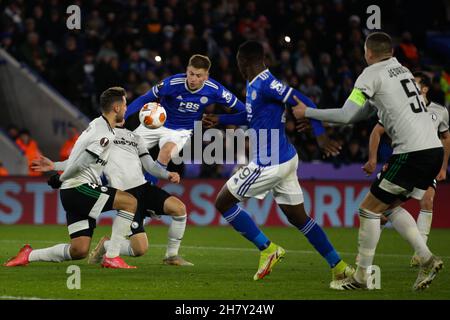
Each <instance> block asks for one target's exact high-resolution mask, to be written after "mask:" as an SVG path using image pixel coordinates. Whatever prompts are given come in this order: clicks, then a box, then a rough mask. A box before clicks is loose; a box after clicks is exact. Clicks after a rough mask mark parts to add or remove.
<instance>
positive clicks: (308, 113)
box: [292, 89, 374, 124]
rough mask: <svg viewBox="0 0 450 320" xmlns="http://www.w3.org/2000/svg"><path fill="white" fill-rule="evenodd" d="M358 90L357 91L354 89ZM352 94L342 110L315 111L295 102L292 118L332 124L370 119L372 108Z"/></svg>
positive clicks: (298, 101) (302, 103)
mask: <svg viewBox="0 0 450 320" xmlns="http://www.w3.org/2000/svg"><path fill="white" fill-rule="evenodd" d="M355 90H358V89H354V91H355ZM354 96H355V94H354V93H352V94H351V95H350V97H349V98H348V99H347V101H345V103H344V106H343V107H342V108H336V109H321V110H319V109H315V108H310V107H308V106H307V105H306V104H305V103H304V102H303V101H300V100H299V99H296V100H297V105H296V106H295V107H293V108H292V111H293V114H294V117H295V118H297V119H303V118H310V119H316V120H321V121H326V122H334V123H342V124H348V123H354V122H358V121H362V120H366V119H368V118H370V116H371V115H372V114H373V111H374V108H373V106H371V105H370V103H368V101H366V100H365V99H364V100H361V99H355V97H354Z"/></svg>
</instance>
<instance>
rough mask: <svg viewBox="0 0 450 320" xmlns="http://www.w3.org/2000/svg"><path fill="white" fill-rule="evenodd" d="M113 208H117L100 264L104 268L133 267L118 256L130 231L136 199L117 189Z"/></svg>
mask: <svg viewBox="0 0 450 320" xmlns="http://www.w3.org/2000/svg"><path fill="white" fill-rule="evenodd" d="M113 209H115V210H117V216H116V218H115V219H114V222H113V226H112V233H111V243H110V246H109V247H107V248H106V253H105V255H104V257H103V261H102V266H103V267H105V268H126V269H128V268H135V267H132V266H128V265H127V264H126V263H125V261H123V260H122V258H120V257H119V254H120V246H121V243H122V242H123V241H124V240H126V236H128V235H129V234H130V233H131V228H130V226H131V223H132V221H133V217H134V213H135V212H136V209H137V200H136V198H135V197H133V196H132V195H131V194H129V193H127V192H124V191H120V190H117V192H116V196H115V198H114V202H113Z"/></svg>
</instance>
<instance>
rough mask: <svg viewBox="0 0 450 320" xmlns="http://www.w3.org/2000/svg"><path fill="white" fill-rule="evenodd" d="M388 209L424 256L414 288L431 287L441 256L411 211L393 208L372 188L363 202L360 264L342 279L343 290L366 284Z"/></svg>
mask: <svg viewBox="0 0 450 320" xmlns="http://www.w3.org/2000/svg"><path fill="white" fill-rule="evenodd" d="M386 211H389V212H390V214H389V215H388V219H389V221H390V222H391V223H392V224H393V226H394V228H395V229H396V230H397V231H398V232H399V233H400V234H401V235H402V236H403V237H404V238H405V239H406V240H407V241H408V242H409V243H410V244H411V245H412V246H413V248H414V249H415V251H416V252H417V253H418V255H419V257H420V260H421V269H420V271H419V275H418V278H417V280H416V283H415V284H414V286H413V288H414V289H415V290H422V289H425V288H426V287H428V285H429V284H430V283H431V281H432V280H433V279H434V277H435V276H436V274H437V273H438V272H439V270H440V269H442V266H443V263H442V260H440V259H439V258H437V257H435V256H433V254H432V253H431V251H430V250H429V249H428V247H427V245H426V243H425V241H424V240H423V238H422V237H421V236H420V234H419V230H418V228H417V225H416V223H415V221H414V219H413V218H412V217H411V215H410V214H409V213H408V212H407V211H406V210H405V209H403V208H402V207H401V206H397V207H394V208H392V205H389V204H386V203H384V202H382V201H380V200H379V199H377V198H376V197H375V196H374V195H373V194H372V193H371V192H369V193H368V194H367V195H366V197H365V198H364V200H363V201H362V203H361V205H360V209H359V212H360V227H359V240H358V242H359V248H358V251H359V253H358V257H359V259H358V263H357V264H358V267H357V269H356V272H355V274H354V275H353V276H352V277H349V278H346V279H344V280H343V281H342V283H340V285H339V286H338V289H340V290H354V289H360V288H366V283H367V278H368V273H367V269H368V268H369V267H370V266H371V265H372V263H373V258H374V255H375V249H376V247H377V244H378V241H379V238H380V233H381V229H380V216H381V214H382V213H383V212H386Z"/></svg>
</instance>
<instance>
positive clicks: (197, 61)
mask: <svg viewBox="0 0 450 320" xmlns="http://www.w3.org/2000/svg"><path fill="white" fill-rule="evenodd" d="M189 66H192V67H194V68H197V69H205V70H206V71H209V68H211V60H209V58H208V57H207V56H204V55H201V54H194V55H193V56H192V57H191V58H190V59H189V64H188V67H189Z"/></svg>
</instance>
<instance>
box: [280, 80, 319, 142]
mask: <svg viewBox="0 0 450 320" xmlns="http://www.w3.org/2000/svg"><path fill="white" fill-rule="evenodd" d="M287 92H288V93H287V94H286V96H285V97H284V98H283V101H284V102H285V103H286V104H287V105H288V106H290V107H291V108H292V111H293V112H294V111H295V110H294V107H295V106H296V105H297V104H298V103H299V101H300V102H301V103H303V105H305V106H307V107H309V108H314V109H316V108H317V106H316V104H315V103H314V102H313V101H312V100H311V99H309V98H308V97H307V96H305V95H304V94H302V93H301V92H300V91H298V90H295V89H294V88H289V90H288V91H287ZM294 117H295V113H294ZM296 118H297V117H296ZM311 126H312V129H313V133H314V135H315V136H316V137H319V136H321V135H323V134H324V133H325V128H324V127H323V125H322V122H320V121H318V120H314V119H313V120H311Z"/></svg>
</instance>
